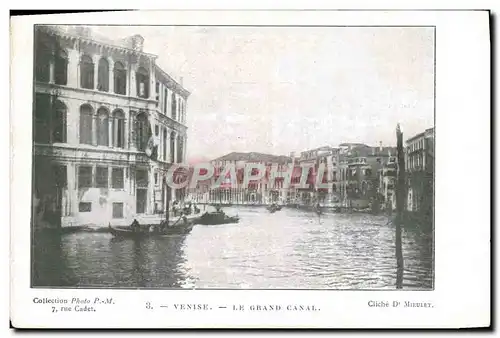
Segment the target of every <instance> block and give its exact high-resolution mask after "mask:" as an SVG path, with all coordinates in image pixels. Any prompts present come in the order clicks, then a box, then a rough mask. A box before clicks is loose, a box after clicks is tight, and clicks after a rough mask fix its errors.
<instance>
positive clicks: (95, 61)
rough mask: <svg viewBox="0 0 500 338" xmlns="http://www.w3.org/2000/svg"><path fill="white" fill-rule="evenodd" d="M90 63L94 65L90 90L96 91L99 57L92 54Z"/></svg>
mask: <svg viewBox="0 0 500 338" xmlns="http://www.w3.org/2000/svg"><path fill="white" fill-rule="evenodd" d="M92 62H93V63H94V88H92V89H96V88H97V81H98V79H99V55H98V54H94V55H93V56H92Z"/></svg>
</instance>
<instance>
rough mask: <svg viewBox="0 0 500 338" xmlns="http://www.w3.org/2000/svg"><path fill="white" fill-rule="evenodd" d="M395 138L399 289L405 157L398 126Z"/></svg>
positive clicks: (398, 285)
mask: <svg viewBox="0 0 500 338" xmlns="http://www.w3.org/2000/svg"><path fill="white" fill-rule="evenodd" d="M396 138H397V156H398V162H397V163H398V171H397V173H398V174H397V182H396V219H395V225H396V227H395V229H396V264H397V271H396V288H397V289H401V288H402V287H403V272H404V260H403V247H402V240H401V227H402V226H403V222H404V213H405V207H406V203H405V200H406V180H405V158H404V148H403V133H402V132H401V128H400V126H399V123H398V126H397V128H396Z"/></svg>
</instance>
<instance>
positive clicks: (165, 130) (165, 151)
mask: <svg viewBox="0 0 500 338" xmlns="http://www.w3.org/2000/svg"><path fill="white" fill-rule="evenodd" d="M167 135H168V134H167V128H163V161H165V162H167V137H168V136H167Z"/></svg>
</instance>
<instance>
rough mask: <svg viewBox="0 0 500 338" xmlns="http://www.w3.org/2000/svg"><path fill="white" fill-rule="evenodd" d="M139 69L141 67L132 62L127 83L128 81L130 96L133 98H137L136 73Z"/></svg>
mask: <svg viewBox="0 0 500 338" xmlns="http://www.w3.org/2000/svg"><path fill="white" fill-rule="evenodd" d="M138 67H139V66H138V64H137V62H131V63H130V64H129V69H128V76H127V81H128V89H129V96H133V97H136V96H137V83H136V81H135V73H136V71H137V69H138Z"/></svg>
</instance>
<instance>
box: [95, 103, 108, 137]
mask: <svg viewBox="0 0 500 338" xmlns="http://www.w3.org/2000/svg"><path fill="white" fill-rule="evenodd" d="M97 145H98V146H109V113H108V110H107V109H106V108H103V107H101V108H99V110H97Z"/></svg>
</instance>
